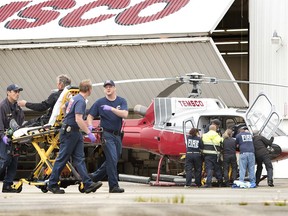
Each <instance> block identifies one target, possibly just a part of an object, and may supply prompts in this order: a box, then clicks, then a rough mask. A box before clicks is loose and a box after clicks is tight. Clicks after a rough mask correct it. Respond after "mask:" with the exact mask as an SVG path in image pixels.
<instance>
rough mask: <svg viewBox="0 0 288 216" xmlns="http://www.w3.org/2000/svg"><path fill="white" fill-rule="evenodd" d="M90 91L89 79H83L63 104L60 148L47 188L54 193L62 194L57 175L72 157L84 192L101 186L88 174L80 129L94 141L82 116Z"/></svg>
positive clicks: (89, 191) (92, 190) (100, 183)
mask: <svg viewBox="0 0 288 216" xmlns="http://www.w3.org/2000/svg"><path fill="white" fill-rule="evenodd" d="M91 92H92V83H91V81H90V80H83V81H82V82H81V83H80V85H79V94H78V95H75V96H74V97H72V98H71V99H70V101H69V102H67V103H66V104H65V107H63V109H65V112H64V113H65V114H66V115H65V117H64V120H63V123H62V127H61V130H60V150H59V155H58V157H57V158H56V161H55V163H54V166H53V169H52V173H51V176H50V178H49V184H48V187H47V189H48V190H49V191H51V192H52V193H54V194H63V193H65V191H64V190H63V189H60V188H59V186H58V181H59V176H60V174H61V172H62V170H63V168H64V167H65V165H66V163H67V162H68V160H69V159H70V157H72V161H73V165H75V167H76V169H77V172H78V173H79V175H80V176H81V179H82V181H83V183H84V190H85V193H91V192H95V191H96V190H97V189H98V188H100V187H101V186H102V182H100V181H99V182H96V183H94V182H93V181H92V180H91V178H90V177H89V175H88V172H87V169H86V164H85V154H84V142H83V135H82V133H81V132H80V129H81V130H82V131H83V132H85V133H86V134H88V137H89V139H90V140H91V142H92V143H93V142H95V141H96V137H95V135H94V134H93V133H91V131H90V130H89V128H88V127H87V125H86V123H85V121H84V119H83V116H84V115H85V111H86V101H85V100H86V99H87V97H88V96H90V94H91Z"/></svg>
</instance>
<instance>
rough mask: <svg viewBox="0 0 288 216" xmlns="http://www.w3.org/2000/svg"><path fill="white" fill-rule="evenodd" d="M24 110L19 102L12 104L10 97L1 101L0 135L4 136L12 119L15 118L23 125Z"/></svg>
mask: <svg viewBox="0 0 288 216" xmlns="http://www.w3.org/2000/svg"><path fill="white" fill-rule="evenodd" d="M24 118H25V117H24V112H23V110H22V109H21V107H19V106H18V104H17V102H16V103H14V104H11V103H10V102H9V100H8V98H6V99H4V100H3V101H1V103H0V137H1V139H2V137H3V136H4V133H5V131H6V130H7V129H8V128H9V123H10V121H11V119H15V121H16V122H17V124H18V125H22V124H23V122H24Z"/></svg>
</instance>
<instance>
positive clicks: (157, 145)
mask: <svg viewBox="0 0 288 216" xmlns="http://www.w3.org/2000/svg"><path fill="white" fill-rule="evenodd" d="M153 106H154V103H152V104H151V105H150V106H149V107H148V109H147V112H146V114H145V116H144V117H142V118H139V119H125V120H124V122H123V126H122V131H123V132H124V136H123V140H122V143H123V148H129V149H139V150H144V151H148V152H151V153H153V154H157V155H167V156H170V157H175V156H176V157H179V156H181V155H182V154H184V153H185V151H186V147H185V141H184V136H183V133H179V132H178V133H177V132H172V131H165V130H157V129H155V128H153V125H154V119H155V116H154V109H153ZM93 126H94V127H95V128H97V127H98V126H99V120H95V121H93Z"/></svg>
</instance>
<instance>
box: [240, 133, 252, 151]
mask: <svg viewBox="0 0 288 216" xmlns="http://www.w3.org/2000/svg"><path fill="white" fill-rule="evenodd" d="M236 143H237V144H238V145H239V149H240V153H244V152H252V153H254V152H255V151H254V145H253V135H252V134H251V133H250V132H246V131H244V132H241V133H239V134H237V136H236Z"/></svg>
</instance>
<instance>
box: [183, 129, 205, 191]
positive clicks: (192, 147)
mask: <svg viewBox="0 0 288 216" xmlns="http://www.w3.org/2000/svg"><path fill="white" fill-rule="evenodd" d="M202 151H203V142H202V139H201V138H200V137H199V131H198V129H197V128H191V130H190V131H189V136H188V137H187V143H186V158H185V172H186V184H185V187H186V188H188V187H190V186H191V183H192V169H194V176H195V184H196V186H197V187H200V186H201V175H202Z"/></svg>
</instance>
